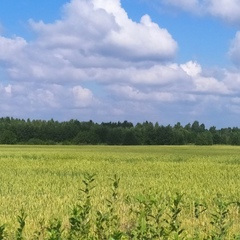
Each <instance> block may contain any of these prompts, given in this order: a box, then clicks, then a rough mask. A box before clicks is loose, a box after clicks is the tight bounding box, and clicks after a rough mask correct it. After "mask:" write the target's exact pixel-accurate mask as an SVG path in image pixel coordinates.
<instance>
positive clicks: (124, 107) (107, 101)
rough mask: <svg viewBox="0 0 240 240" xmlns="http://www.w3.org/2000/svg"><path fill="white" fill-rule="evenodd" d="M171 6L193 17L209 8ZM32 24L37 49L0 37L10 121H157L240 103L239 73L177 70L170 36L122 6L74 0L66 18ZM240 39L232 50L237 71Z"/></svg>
mask: <svg viewBox="0 0 240 240" xmlns="http://www.w3.org/2000/svg"><path fill="white" fill-rule="evenodd" d="M169 3H170V1H169ZM171 3H172V4H175V6H180V5H179V4H180V3H183V5H182V8H184V9H185V8H187V7H188V10H189V11H190V10H191V11H192V9H194V8H195V7H196V6H198V5H199V4H202V3H201V2H200V1H199V2H197V1H190V2H189V1H187V0H185V1H181V0H179V1H173V0H172V1H171ZM189 3H190V5H188V4H189ZM209 9H210V8H209ZM29 23H30V26H31V27H32V30H33V32H34V33H35V39H34V40H32V41H31V42H28V41H26V40H25V39H24V38H21V37H14V38H7V37H3V36H1V37H0V64H1V66H2V67H1V71H4V74H3V75H4V78H6V77H5V75H6V76H7V78H8V79H4V80H2V83H0V110H1V111H3V112H4V113H10V114H9V115H11V116H17V117H19V116H20V117H29V115H30V116H31V117H34V116H37V117H41V116H46V115H47V116H51V117H54V115H56V116H64V117H65V118H74V117H78V116H80V117H81V116H85V117H86V118H87V117H88V116H89V117H91V118H92V119H93V120H97V119H99V118H100V117H101V118H102V120H104V121H106V120H107V119H108V120H113V119H114V117H116V118H118V117H120V116H123V117H124V116H125V117H124V118H125V119H126V118H127V119H128V117H130V119H129V120H131V119H133V118H135V120H136V119H137V118H140V120H141V119H142V120H146V119H148V118H150V119H148V120H152V119H151V118H153V117H154V118H158V117H159V116H160V114H163V115H164V114H165V111H166V112H169V114H173V113H175V112H176V109H180V110H179V114H181V113H183V114H185V115H186V114H187V113H189V112H193V109H194V112H196V113H198V114H200V112H201V111H200V110H199V109H202V111H204V107H206V108H207V107H208V106H209V105H210V103H211V102H213V101H214V102H215V103H216V102H217V100H218V99H220V98H221V96H222V95H224V96H225V99H226V100H225V101H220V104H221V105H222V106H226V105H227V103H229V104H230V103H234V104H235V102H236V101H237V100H236V95H237V93H238V92H239V91H240V88H239V86H240V84H239V83H240V73H239V71H237V70H236V71H235V72H234V71H230V70H224V71H220V72H221V77H219V78H218V77H216V76H213V74H211V72H210V73H208V74H207V73H206V71H205V69H204V68H203V67H202V66H201V65H200V64H199V63H198V62H194V61H188V62H186V63H182V64H177V63H174V56H175V54H176V51H177V43H176V42H175V40H174V39H173V38H172V36H171V35H170V33H169V32H168V31H167V30H166V29H163V28H161V27H160V26H159V25H157V24H156V23H154V22H153V21H152V20H151V18H150V16H148V15H144V16H143V17H142V18H141V20H140V22H134V21H133V20H131V19H130V18H129V17H128V15H127V13H126V11H125V10H124V9H123V8H122V7H121V4H120V1H119V0H72V1H70V2H69V3H67V4H66V5H65V6H64V7H63V15H62V18H61V19H59V20H56V21H55V22H53V23H48V24H46V23H44V22H35V21H34V20H31V21H30V22H29ZM239 36H240V34H239V33H237V35H236V38H235V40H234V41H233V43H232V47H231V49H230V51H229V55H230V57H231V58H232V59H233V60H234V61H235V63H236V64H239V62H240V60H239V57H238V56H239V55H240V54H239V53H240V50H239V49H240V48H239V46H240V37H239ZM2 69H4V70H2ZM233 79H234V81H233ZM232 99H233V100H232ZM234 99H235V100H234ZM200 103H201V104H200ZM6 109H7V110H6ZM183 110H184V111H183ZM83 112H84V114H83ZM166 114H167V113H166ZM125 119H123V120H125ZM117 120H121V119H117ZM140 120H139V121H140ZM155 120H157V119H155Z"/></svg>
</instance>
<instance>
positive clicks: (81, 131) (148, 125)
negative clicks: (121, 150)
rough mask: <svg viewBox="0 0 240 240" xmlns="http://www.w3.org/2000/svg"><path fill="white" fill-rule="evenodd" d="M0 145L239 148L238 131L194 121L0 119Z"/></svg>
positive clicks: (239, 133)
mask: <svg viewBox="0 0 240 240" xmlns="http://www.w3.org/2000/svg"><path fill="white" fill-rule="evenodd" d="M0 144H106V145H185V144H196V145H212V144H229V145H230V144H231V145H240V129H239V128H237V127H234V128H230V127H229V128H221V129H216V127H215V126H212V127H210V128H209V129H207V128H206V127H205V125H204V124H203V123H201V124H200V123H199V122H198V121H194V122H193V123H192V124H191V123H188V124H187V125H185V126H182V125H181V123H180V122H178V123H176V124H175V125H174V126H171V125H167V126H163V125H160V124H159V123H152V122H148V121H145V122H143V123H137V124H136V125H134V124H133V123H131V122H128V121H124V122H102V123H94V122H93V121H91V120H90V121H87V122H86V121H85V122H80V121H78V120H76V119H75V120H74V119H72V120H69V121H64V122H59V121H54V120H53V119H51V120H48V121H46V120H30V119H27V120H24V119H15V118H10V117H2V118H0Z"/></svg>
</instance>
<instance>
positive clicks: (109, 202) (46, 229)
mask: <svg viewBox="0 0 240 240" xmlns="http://www.w3.org/2000/svg"><path fill="white" fill-rule="evenodd" d="M239 151H240V148H239V147H233V146H204V147H203V146H57V145H56V146H25V145H21V146H19V145H14V146H10V145H1V146H0V169H1V170H0V179H1V186H0V194H1V200H0V226H1V227H0V239H81V238H80V235H77V231H78V232H80V233H81V234H82V236H83V238H82V239H240V224H239V221H240V191H239V186H240V178H239V176H240V159H239ZM26 215H27V216H26ZM17 216H18V218H17ZM81 223H82V224H81ZM78 224H79V225H78ZM83 226H84V228H82V227H83ZM84 234H85V235H84ZM104 234H105V235H104ZM161 234H162V235H161Z"/></svg>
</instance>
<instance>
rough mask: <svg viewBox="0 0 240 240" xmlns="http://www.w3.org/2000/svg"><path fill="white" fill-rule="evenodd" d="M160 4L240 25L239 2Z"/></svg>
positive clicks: (173, 1)
mask: <svg viewBox="0 0 240 240" xmlns="http://www.w3.org/2000/svg"><path fill="white" fill-rule="evenodd" d="M160 2H162V3H163V4H165V5H170V6H174V7H177V8H179V9H182V10H184V11H189V12H191V13H194V14H198V15H199V14H209V15H212V16H214V17H219V18H221V19H223V20H226V21H228V22H231V23H238V24H239V23H240V1H239V0H160Z"/></svg>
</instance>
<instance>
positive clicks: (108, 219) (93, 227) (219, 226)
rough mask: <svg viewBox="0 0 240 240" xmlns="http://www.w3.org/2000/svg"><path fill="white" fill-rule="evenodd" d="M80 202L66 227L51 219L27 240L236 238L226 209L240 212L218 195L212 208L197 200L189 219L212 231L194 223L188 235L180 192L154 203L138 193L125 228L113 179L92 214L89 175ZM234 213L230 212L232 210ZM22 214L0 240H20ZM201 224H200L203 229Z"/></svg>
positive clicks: (153, 198)
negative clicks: (102, 203)
mask: <svg viewBox="0 0 240 240" xmlns="http://www.w3.org/2000/svg"><path fill="white" fill-rule="evenodd" d="M82 182H83V188H82V189H80V191H81V193H82V194H80V197H81V198H80V199H79V201H78V202H77V203H75V204H74V205H73V206H72V208H71V212H70V216H69V218H68V220H69V222H68V225H67V226H64V225H63V222H62V220H61V219H53V220H51V221H50V222H49V223H48V224H47V225H45V226H43V224H42V223H40V229H38V230H36V231H35V234H34V236H32V238H30V239H33V240H41V239H42V240H81V239H84V240H86V239H87V240H88V239H89V240H95V239H96V240H97V239H100V240H106V239H107V240H120V239H123V240H125V239H126V240H127V239H129V240H130V239H133V240H139V239H140V240H151V239H163V240H169V239H170V240H171V239H199V240H200V239H206V240H207V239H215V240H217V239H218V240H221V239H222V240H223V239H240V234H239V233H231V234H230V228H231V226H232V225H233V222H232V221H231V219H230V218H229V212H230V211H231V209H232V208H231V206H232V205H234V207H235V208H237V211H239V210H240V202H227V201H225V200H223V197H222V196H217V197H216V198H214V202H215V209H208V207H207V206H206V205H205V204H201V203H199V202H198V201H196V202H195V203H194V216H195V219H196V223H198V221H199V219H200V216H201V215H202V214H206V216H207V217H208V221H209V223H210V225H211V226H212V228H210V229H207V228H206V227H201V226H202V225H201V224H199V225H196V226H195V230H194V232H191V233H190V232H189V231H188V229H187V228H186V229H185V228H184V227H183V225H182V221H181V212H182V210H183V207H187V206H184V200H183V194H179V193H176V194H175V195H174V196H173V197H167V198H166V199H157V197H156V196H154V195H141V196H139V197H138V198H137V199H136V202H135V204H134V205H133V204H130V203H129V205H130V208H129V212H128V213H127V214H128V216H129V222H131V224H130V226H128V227H127V226H126V225H124V224H123V223H122V222H121V217H120V215H119V214H118V213H117V208H116V206H117V205H118V201H119V193H118V187H119V182H120V179H119V178H118V177H117V176H116V175H114V177H113V179H112V186H111V194H110V196H109V198H108V199H106V208H105V210H94V208H93V206H92V202H91V193H92V189H94V182H95V175H91V174H85V176H84V179H83V181H82ZM235 210H236V209H235ZM26 219H27V214H26V213H25V212H24V210H21V211H20V214H19V216H17V221H18V225H19V226H18V227H17V230H16V232H15V233H12V232H10V233H8V231H7V228H6V225H5V224H4V225H1V226H0V240H9V239H11V240H14V239H16V240H24V239H26V238H25V236H24V227H25V224H26ZM203 226H204V225H203Z"/></svg>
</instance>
